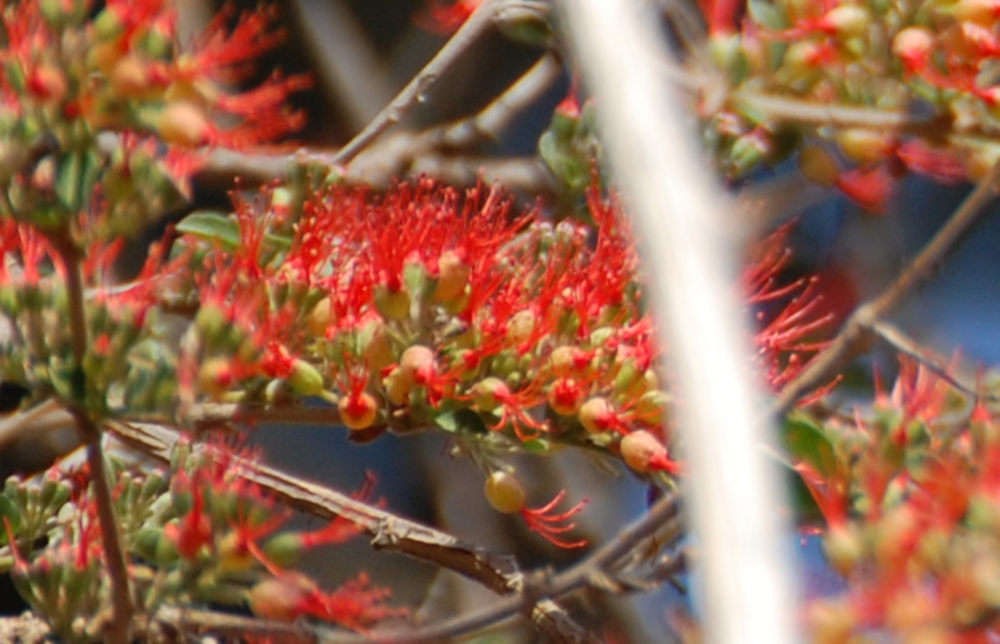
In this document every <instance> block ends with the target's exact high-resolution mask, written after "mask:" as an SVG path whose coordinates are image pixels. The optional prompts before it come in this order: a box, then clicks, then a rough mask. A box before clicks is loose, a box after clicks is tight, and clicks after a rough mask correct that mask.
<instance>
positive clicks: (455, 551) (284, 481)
mask: <svg viewBox="0 0 1000 644" xmlns="http://www.w3.org/2000/svg"><path fill="white" fill-rule="evenodd" d="M108 427H109V429H110V431H111V433H112V434H113V435H114V436H115V437H116V438H118V439H120V440H122V441H123V442H125V443H126V444H128V445H130V446H131V447H133V448H135V449H138V450H139V451H140V452H142V453H144V454H147V455H149V456H152V457H154V458H156V459H158V460H160V461H162V462H164V463H167V462H169V460H170V455H171V453H172V452H173V450H174V447H175V446H176V444H177V442H178V441H179V440H180V439H181V436H180V434H179V432H177V431H176V430H172V429H170V428H167V427H165V426H163V425H158V424H152V423H122V422H111V423H109V425H108ZM195 449H199V448H198V447H195ZM238 467H239V474H240V476H242V477H243V478H244V479H245V480H247V481H250V482H253V483H255V484H257V485H259V486H260V487H261V488H262V489H264V490H266V491H267V492H268V493H270V494H273V495H274V496H275V497H276V498H278V499H279V500H281V501H282V502H283V503H285V504H286V505H288V506H289V507H292V508H295V509H297V510H301V511H303V512H307V513H309V514H312V515H314V516H318V517H322V518H326V519H331V518H333V517H337V516H339V517H344V518H346V519H349V520H351V521H353V522H354V523H355V524H357V525H358V527H359V528H361V529H362V530H363V531H364V532H366V533H367V534H369V535H371V536H372V545H373V546H374V547H375V548H378V549H383V550H388V551H392V552H399V553H402V554H407V555H410V556H412V557H415V558H417V559H420V560H422V561H426V562H430V563H433V564H435V565H437V566H440V567H442V568H447V569H449V570H452V571H455V572H457V573H459V574H461V575H463V576H465V577H468V578H470V579H473V580H475V581H477V582H479V583H481V584H483V585H484V586H485V587H486V588H489V589H490V590H492V591H494V592H496V593H500V594H510V593H520V592H523V590H524V587H525V586H524V584H525V581H524V575H523V574H522V573H521V572H520V570H519V569H518V567H517V564H516V562H515V561H514V559H513V558H512V557H510V556H505V555H498V554H495V553H491V552H488V551H486V550H484V549H483V548H480V547H478V546H475V545H472V544H468V543H465V542H463V541H460V540H459V539H457V538H456V537H453V536H452V535H449V534H447V533H445V532H442V531H440V530H436V529H434V528H431V527H428V526H425V525H422V524H420V523H416V522H414V521H410V520H408V519H404V518H402V517H399V516H397V515H394V514H392V513H391V512H387V511H385V510H382V509H379V508H376V507H373V506H371V505H368V504H366V503H363V502H361V501H358V500H356V499H353V498H351V497H350V496H348V495H346V494H342V493H340V492H337V491H336V490H332V489H330V488H327V487H324V486H322V485H319V484H317V483H312V482H310V481H306V480H304V479H301V478H298V477H294V476H291V475H289V474H286V473H284V472H281V471H279V470H277V469H275V468H272V467H268V466H266V465H262V464H258V463H253V462H251V461H246V460H240V461H238ZM537 610H538V611H539V613H538V615H537V616H535V618H534V621H535V623H536V626H537V627H538V628H539V629H540V630H542V632H543V633H545V634H546V635H547V636H549V637H550V638H554V639H553V641H576V640H575V639H573V638H574V637H576V635H580V634H582V633H584V631H583V630H582V629H581V628H580V627H579V626H577V625H576V624H574V623H573V622H572V621H571V620H570V619H569V617H568V616H566V615H565V613H563V611H562V609H560V608H559V607H558V606H557V605H555V604H554V603H552V604H547V605H544V606H541V607H540V608H538V609H537ZM560 633H562V635H560ZM572 634H576V635H573V636H572V637H569V635H572ZM567 637H568V639H567Z"/></svg>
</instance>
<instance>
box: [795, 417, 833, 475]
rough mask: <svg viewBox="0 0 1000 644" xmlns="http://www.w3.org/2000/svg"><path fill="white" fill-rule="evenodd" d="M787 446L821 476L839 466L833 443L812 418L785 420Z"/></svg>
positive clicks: (796, 457) (799, 459)
mask: <svg viewBox="0 0 1000 644" xmlns="http://www.w3.org/2000/svg"><path fill="white" fill-rule="evenodd" d="M782 433H783V436H782V438H783V439H784V443H785V447H786V448H787V449H788V451H789V452H790V453H791V455H792V458H793V459H794V460H795V461H805V462H806V463H808V464H809V465H811V466H813V467H814V468H815V469H816V471H817V472H818V473H819V474H820V475H821V476H828V475H830V474H832V473H833V472H834V470H835V469H836V467H837V456H836V453H835V452H834V449H833V444H832V443H831V442H830V439H829V438H828V437H827V435H826V434H825V433H824V432H823V429H822V428H821V427H820V426H818V425H816V424H815V423H814V422H812V421H811V420H809V419H807V418H804V417H801V416H796V417H792V418H789V419H787V420H786V421H785V424H784V427H782Z"/></svg>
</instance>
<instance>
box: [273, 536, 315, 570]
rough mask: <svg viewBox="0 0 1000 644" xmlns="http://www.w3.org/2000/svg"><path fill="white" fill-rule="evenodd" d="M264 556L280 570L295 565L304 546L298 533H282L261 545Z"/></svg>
mask: <svg viewBox="0 0 1000 644" xmlns="http://www.w3.org/2000/svg"><path fill="white" fill-rule="evenodd" d="M263 550H264V554H265V555H267V558H268V559H270V560H271V561H272V562H274V563H275V564H277V565H278V566H279V567H281V568H287V567H288V566H292V565H295V564H296V563H297V562H298V560H299V558H300V557H301V556H302V553H303V552H305V546H304V545H303V543H302V534H301V533H299V532H283V533H281V534H277V535H275V536H273V537H271V538H270V539H268V540H267V541H266V542H265V543H264V545H263Z"/></svg>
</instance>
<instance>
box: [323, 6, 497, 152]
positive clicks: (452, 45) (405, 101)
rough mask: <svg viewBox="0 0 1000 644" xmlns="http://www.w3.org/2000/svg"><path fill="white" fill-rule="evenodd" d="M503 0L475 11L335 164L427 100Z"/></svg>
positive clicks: (486, 26) (486, 28) (491, 21)
mask: <svg viewBox="0 0 1000 644" xmlns="http://www.w3.org/2000/svg"><path fill="white" fill-rule="evenodd" d="M503 5H504V0H486V1H485V2H483V3H482V4H481V5H479V7H478V8H477V9H476V10H475V12H474V13H473V14H472V15H471V16H470V17H469V19H468V20H466V21H465V22H464V23H463V24H462V26H461V27H460V28H459V29H458V31H456V32H455V34H454V35H453V36H452V37H451V38H450V39H449V40H448V42H446V43H445V44H444V46H443V47H442V48H441V50H440V51H439V52H438V53H437V54H436V55H435V56H434V57H433V58H432V59H431V60H430V62H428V63H427V64H426V65H425V66H424V68H423V69H421V70H420V71H419V72H418V73H417V75H416V76H414V77H413V78H412V79H411V80H410V82H409V83H407V84H406V87H404V88H403V89H402V90H401V91H400V92H399V94H397V95H396V97H395V98H394V99H392V101H390V102H389V104H388V105H386V106H385V108H383V109H382V111H381V112H379V113H378V115H376V116H375V118H374V119H372V121H371V122H370V123H369V124H368V125H367V126H365V128H364V129H363V130H361V131H360V132H358V133H357V134H356V135H355V136H354V138H353V139H351V140H350V141H348V142H347V144H346V145H344V147H342V148H341V149H340V150H338V151H337V153H336V154H334V155H333V159H332V161H333V164H334V165H342V164H347V163H348V162H350V161H351V159H353V158H354V157H355V156H357V155H358V153H359V152H361V151H362V150H363V149H364V148H365V147H367V146H368V144H370V143H371V142H372V141H374V140H375V139H376V138H377V137H378V136H379V135H381V134H382V133H383V132H385V131H386V130H388V129H389V128H390V127H392V126H393V125H395V124H396V123H398V122H399V121H400V119H402V118H403V116H404V115H405V114H406V113H407V112H409V111H410V110H411V109H413V108H414V107H415V106H416V105H418V104H420V103H423V102H425V101H426V100H427V94H428V92H429V91H430V89H431V87H433V86H434V84H435V83H436V82H437V80H438V78H439V77H440V76H441V75H442V74H444V73H445V72H447V71H448V70H449V69H450V68H451V67H452V66H453V65H454V64H455V63H457V62H458V61H460V60H461V59H462V58H463V57H464V56H465V55H466V53H467V52H468V50H469V48H470V47H471V46H472V45H473V44H474V43H475V42H476V41H478V40H479V39H480V38H481V37H482V36H483V34H485V33H486V32H487V31H489V29H490V28H492V26H493V24H494V20H495V19H496V16H497V13H498V11H499V10H500V9H501V8H502V7H503Z"/></svg>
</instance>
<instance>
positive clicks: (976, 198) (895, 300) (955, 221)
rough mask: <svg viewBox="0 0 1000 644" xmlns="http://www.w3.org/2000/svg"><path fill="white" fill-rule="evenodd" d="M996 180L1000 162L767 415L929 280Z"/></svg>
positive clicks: (832, 367) (821, 376)
mask: <svg viewBox="0 0 1000 644" xmlns="http://www.w3.org/2000/svg"><path fill="white" fill-rule="evenodd" d="M998 179H1000V162H998V163H996V164H994V166H993V167H992V168H991V169H990V171H989V172H988V173H987V174H986V176H984V177H983V178H982V179H980V181H979V183H978V185H977V186H976V188H975V190H973V191H972V192H971V193H969V195H968V196H967V197H966V198H965V200H964V201H963V202H962V205H961V206H959V207H958V210H956V211H955V212H954V214H952V216H951V217H950V218H949V219H948V221H947V222H946V223H945V224H944V226H942V227H941V229H940V230H938V232H937V233H936V234H935V235H934V237H932V238H931V240H930V241H929V242H927V244H926V245H925V246H924V247H923V249H921V251H920V252H919V253H917V255H916V256H914V258H913V259H912V260H910V263H909V264H908V265H907V266H906V267H905V268H904V269H903V270H902V271H901V272H900V274H899V275H898V276H897V277H896V279H895V281H893V282H892V283H891V284H890V285H889V286H888V287H887V288H886V289H885V290H884V291H883V292H882V293H881V295H879V296H878V297H877V298H875V299H874V300H872V301H870V302H868V303H866V304H862V305H861V306H859V307H858V308H857V309H855V311H854V313H852V314H851V316H850V317H849V318H848V319H847V322H845V323H844V326H843V327H842V328H841V330H840V332H839V333H837V335H836V336H835V337H834V338H833V340H832V341H831V342H830V344H828V345H827V346H826V348H825V349H823V351H821V352H820V353H819V354H818V355H817V356H816V357H815V358H813V359H812V360H811V361H810V362H809V364H807V365H806V367H805V368H804V369H803V370H802V372H801V373H800V374H799V375H798V376H797V377H796V378H795V379H794V380H792V381H791V382H789V383H788V384H787V385H785V387H784V388H783V389H782V390H781V393H780V394H779V395H778V398H777V400H775V402H774V404H773V405H772V407H771V413H772V414H774V415H775V416H779V415H782V414H785V413H786V412H788V410H789V409H791V408H792V406H793V405H794V404H795V402H796V401H797V400H799V398H801V397H802V396H804V395H805V394H807V393H808V392H809V391H811V390H812V389H813V388H815V387H817V386H819V385H820V384H822V383H823V382H825V381H826V380H828V379H829V378H830V377H832V376H833V374H834V373H835V372H836V370H837V369H839V368H840V366H841V365H842V363H843V362H844V360H846V359H847V358H848V357H849V356H850V355H851V353H852V352H854V351H855V350H856V349H857V347H858V346H859V344H860V343H861V342H862V340H863V339H864V336H865V335H866V334H867V333H870V332H871V331H872V330H874V328H875V324H876V323H878V322H879V321H880V320H881V319H882V318H883V317H885V316H886V315H887V314H888V313H889V312H890V311H892V310H893V309H895V308H896V307H897V306H898V305H899V304H900V303H901V302H902V301H903V299H904V298H905V297H906V296H907V295H909V294H910V292H911V291H912V290H913V289H914V288H915V287H916V286H917V285H918V284H920V283H921V282H923V281H924V280H926V279H927V278H928V277H929V276H930V275H931V273H932V272H933V271H934V270H935V269H936V268H937V266H938V264H939V263H940V262H941V261H942V260H943V259H944V257H945V256H946V255H947V254H948V253H949V252H950V251H951V250H952V249H953V248H954V246H955V244H956V242H957V241H958V240H959V238H960V237H961V236H962V235H963V234H964V233H965V232H966V231H967V230H968V229H969V227H970V226H971V225H972V224H973V223H974V222H975V221H976V220H977V219H978V218H979V216H980V214H982V212H983V207H984V206H985V205H986V204H987V203H988V202H989V201H990V200H991V199H992V198H993V196H994V195H995V194H996V191H997V181H998Z"/></svg>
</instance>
